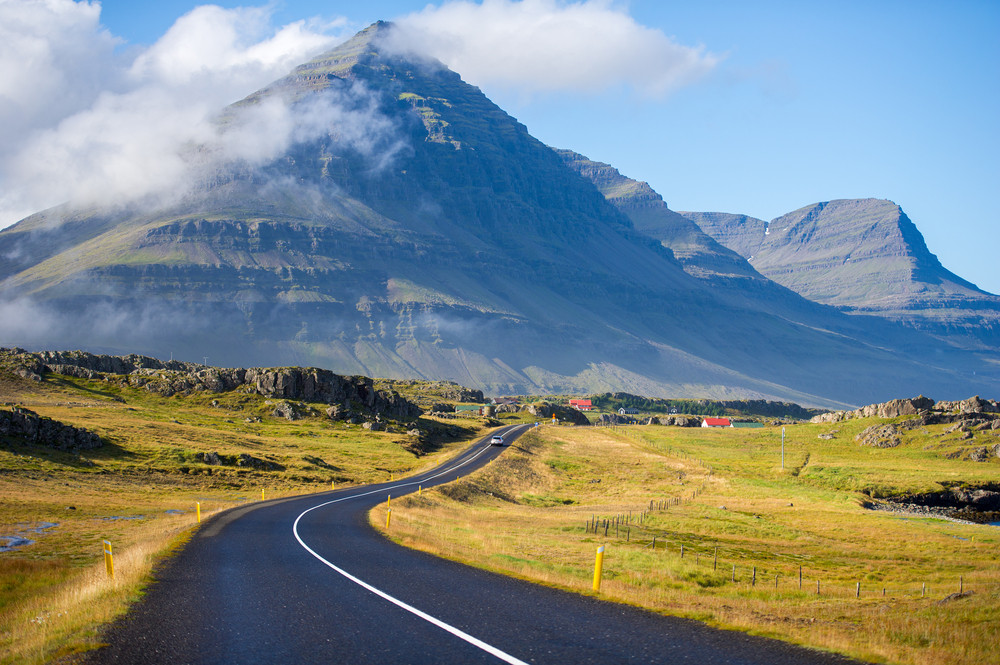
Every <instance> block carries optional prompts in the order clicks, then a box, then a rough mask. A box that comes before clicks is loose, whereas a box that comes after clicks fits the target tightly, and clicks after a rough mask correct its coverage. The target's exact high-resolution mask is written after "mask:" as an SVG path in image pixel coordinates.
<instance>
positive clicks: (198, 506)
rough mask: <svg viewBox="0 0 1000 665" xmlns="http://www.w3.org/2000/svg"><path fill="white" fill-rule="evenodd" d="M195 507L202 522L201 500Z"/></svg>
mask: <svg viewBox="0 0 1000 665" xmlns="http://www.w3.org/2000/svg"><path fill="white" fill-rule="evenodd" d="M194 509H195V511H196V512H197V513H198V521H199V522H201V501H196V502H195V504H194Z"/></svg>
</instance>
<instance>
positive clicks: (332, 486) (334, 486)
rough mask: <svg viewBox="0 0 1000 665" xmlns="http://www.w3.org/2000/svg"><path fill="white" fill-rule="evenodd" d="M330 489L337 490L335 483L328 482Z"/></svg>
mask: <svg viewBox="0 0 1000 665" xmlns="http://www.w3.org/2000/svg"><path fill="white" fill-rule="evenodd" d="M330 489H332V490H335V489H337V483H336V482H334V481H332V480H331V481H330Z"/></svg>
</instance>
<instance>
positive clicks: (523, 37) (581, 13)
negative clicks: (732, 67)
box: [396, 0, 720, 98]
mask: <svg viewBox="0 0 1000 665" xmlns="http://www.w3.org/2000/svg"><path fill="white" fill-rule="evenodd" d="M397 24H398V25H399V26H400V28H401V30H400V31H399V35H398V36H397V39H398V41H397V42H396V46H397V48H399V49H401V50H415V51H418V52H423V53H428V54H430V55H433V56H434V57H436V58H437V59H439V60H441V61H442V62H444V63H445V64H446V65H448V66H449V67H450V68H451V69H453V70H455V71H457V72H458V73H460V74H461V75H462V77H463V78H464V79H465V80H467V81H469V82H470V83H474V84H476V85H481V86H503V87H508V88H511V89H514V90H520V91H523V92H526V93H529V94H530V93H546V92H567V91H568V92H580V93H600V92H605V91H607V90H609V89H613V88H617V87H620V86H623V85H624V86H626V87H628V88H631V89H632V90H633V91H634V92H636V93H638V94H639V95H640V96H644V97H654V98H661V97H663V96H665V95H667V94H669V93H671V92H673V91H674V90H676V89H678V88H680V87H682V86H684V85H687V84H689V83H691V82H692V81H694V80H696V79H698V78H699V77H701V76H704V75H705V74H706V73H708V72H709V71H711V70H712V68H713V67H714V66H715V65H716V63H717V62H718V61H719V59H720V56H718V55H714V54H712V53H707V52H706V51H705V49H704V48H703V47H701V46H698V47H690V46H682V45H680V44H677V43H676V42H675V41H674V40H672V39H671V38H670V37H668V36H666V35H665V34H663V32H661V31H659V30H656V29H652V28H647V27H645V26H643V25H640V24H639V23H637V22H636V21H635V19H633V18H632V17H631V16H629V14H628V12H627V11H626V10H625V9H624V8H622V7H620V6H618V5H616V4H614V3H612V2H609V1H606V0H584V1H582V2H561V1H559V0H484V2H482V4H477V3H474V2H469V1H468V0H458V1H455V2H447V3H445V4H443V5H441V6H440V7H434V6H428V7H427V8H425V9H424V10H422V11H420V12H416V13H414V14H410V15H409V16H406V17H404V18H402V19H399V20H398V21H397Z"/></svg>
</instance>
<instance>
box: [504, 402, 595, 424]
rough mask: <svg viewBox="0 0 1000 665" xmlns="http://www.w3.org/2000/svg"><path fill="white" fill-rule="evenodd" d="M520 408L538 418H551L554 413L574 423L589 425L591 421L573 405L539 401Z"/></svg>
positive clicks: (564, 420) (559, 418)
mask: <svg viewBox="0 0 1000 665" xmlns="http://www.w3.org/2000/svg"><path fill="white" fill-rule="evenodd" d="M519 410H521V411H525V412H527V413H530V414H531V415H533V416H537V417H538V418H546V419H547V418H551V417H552V416H553V415H554V416H555V417H556V418H557V419H558V420H560V421H563V422H570V423H573V424H574V425H589V424H590V421H589V420H588V419H587V416H585V415H584V414H583V413H582V412H581V411H578V410H576V409H574V408H572V407H568V406H562V405H560V404H551V403H549V402H537V403H535V404H522V405H521V406H520V407H519Z"/></svg>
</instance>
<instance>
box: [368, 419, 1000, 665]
mask: <svg viewBox="0 0 1000 665" xmlns="http://www.w3.org/2000/svg"><path fill="white" fill-rule="evenodd" d="M873 422H875V421H874V420H871V421H869V420H861V421H849V422H844V423H838V424H836V425H832V426H831V425H796V426H791V427H788V428H786V432H787V437H786V442H785V460H784V461H785V464H784V468H783V469H782V467H781V428H780V427H772V428H765V429H760V430H704V429H700V428H698V429H683V428H674V427H658V426H643V427H630V428H615V429H603V428H573V427H544V428H541V429H540V430H536V431H535V432H534V433H532V434H529V435H527V436H525V437H522V439H521V440H519V441H518V442H517V443H516V444H515V445H514V446H512V447H511V449H509V450H508V451H506V452H505V454H504V455H503V456H501V458H499V459H498V460H497V461H495V462H493V463H491V464H490V465H489V466H488V467H487V468H486V469H484V470H482V471H480V472H478V473H476V474H472V475H470V476H469V477H468V478H465V479H463V480H461V481H459V482H458V483H454V484H452V485H450V486H447V487H444V488H441V489H438V490H434V491H431V492H425V493H423V495H422V496H421V497H414V496H410V497H406V498H403V499H400V500H399V501H398V502H397V501H394V502H393V517H392V524H391V530H390V533H389V535H390V537H392V538H394V539H396V540H397V541H399V542H401V543H403V544H405V545H408V546H411V547H416V548H420V549H424V550H426V551H429V552H433V553H436V554H439V555H442V556H446V557H448V558H452V559H456V560H460V561H464V562H467V563H470V564H472V565H478V566H484V567H487V568H490V569H493V570H497V571H501V572H504V573H508V574H512V575H515V576H518V577H522V578H525V579H529V580H534V581H538V582H542V583H545V584H551V585H554V586H558V587H562V588H566V589H571V590H574V591H578V592H581V593H592V592H591V585H592V575H593V570H594V561H595V552H596V548H597V547H598V546H599V545H602V544H606V545H607V552H606V556H605V560H604V570H603V582H602V585H601V589H600V595H601V596H602V597H605V598H608V599H611V600H615V601H620V602H625V603H630V604H635V605H639V606H643V607H647V608H650V609H653V610H656V611H659V612H663V613H667V614H673V615H679V616H686V617H691V618H695V619H699V620H702V621H706V622H708V623H710V624H713V625H717V626H723V627H727V628H735V629H739V630H744V631H747V632H751V633H755V634H760V635H768V636H773V637H778V638H781V639H785V640H789V641H793V642H797V643H800V644H804V645H808V646H812V647H815V648H820V649H828V650H833V651H837V652H841V653H845V654H849V655H852V656H855V657H859V658H862V659H867V660H871V661H875V662H897V663H915V664H925V665H930V664H947V663H990V662H1000V655H998V653H997V652H996V649H995V645H996V644H1000V569H998V565H997V564H998V560H1000V552H998V549H997V546H998V545H1000V528H997V527H994V526H989V525H973V524H967V523H958V522H951V521H946V520H943V519H935V518H927V517H914V516H908V515H902V514H897V513H891V512H881V511H870V510H866V509H864V508H862V507H861V504H862V502H863V501H864V500H865V499H866V498H867V497H868V495H869V494H872V495H876V496H892V495H899V494H905V493H908V492H921V491H933V490H939V489H941V488H942V487H943V486H945V485H953V484H962V483H965V484H969V485H977V484H983V483H989V482H994V483H995V482H996V480H997V477H998V471H1000V464H998V462H997V461H996V460H994V461H992V462H987V463H981V462H971V461H967V460H963V459H958V458H955V457H956V455H955V451H956V450H960V449H961V448H962V446H967V445H968V442H965V441H960V440H958V439H957V437H951V436H950V435H946V434H944V430H945V429H946V427H945V426H930V427H927V428H924V429H922V430H921V429H918V430H912V431H910V432H907V433H906V435H905V436H904V442H903V445H902V446H900V447H897V448H893V449H880V448H869V447H862V446H859V445H858V444H857V443H855V441H854V435H855V434H857V433H858V432H860V431H861V430H862V429H863V428H864V427H866V426H868V425H870V424H872V423H873ZM820 434H827V435H829V434H832V435H833V437H834V438H833V439H830V440H824V439H820V438H818V436H819V435H820ZM979 436H982V437H984V439H985V440H986V441H987V442H991V443H995V442H997V441H1000V439H996V438H992V433H983V434H982V435H978V434H977V437H979ZM980 445H982V444H981V443H980ZM371 519H372V522H373V524H374V525H376V526H377V527H380V528H384V526H385V516H384V508H379V509H376V510H375V511H373V513H372V516H371ZM605 520H609V521H608V522H607V527H605ZM595 521H596V522H597V523H598V525H599V526H598V527H597V533H594V530H593V526H592V525H593V524H594V522H595ZM606 529H607V530H606ZM605 533H606V534H607V535H605ZM654 538H655V540H656V546H655V549H654V547H653V540H654ZM682 548H683V555H682ZM800 571H801V583H800V577H799V575H800ZM817 584H818V592H817ZM859 584H860V586H859ZM960 589H961V590H963V591H965V592H967V595H963V596H961V597H954V596H953V595H952V594H955V593H957V592H959V591H960Z"/></svg>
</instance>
